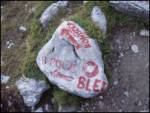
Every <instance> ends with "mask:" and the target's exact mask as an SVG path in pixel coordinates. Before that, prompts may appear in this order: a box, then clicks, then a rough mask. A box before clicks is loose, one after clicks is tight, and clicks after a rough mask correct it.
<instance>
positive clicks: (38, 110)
mask: <svg viewBox="0 0 150 113" xmlns="http://www.w3.org/2000/svg"><path fill="white" fill-rule="evenodd" d="M34 112H43V108H42V107H39V108H38V109H37V110H35V111H34Z"/></svg>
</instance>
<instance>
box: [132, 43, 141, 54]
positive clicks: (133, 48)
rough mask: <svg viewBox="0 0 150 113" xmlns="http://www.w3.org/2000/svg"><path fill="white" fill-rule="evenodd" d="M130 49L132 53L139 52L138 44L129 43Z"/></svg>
mask: <svg viewBox="0 0 150 113" xmlns="http://www.w3.org/2000/svg"><path fill="white" fill-rule="evenodd" d="M131 50H132V51H133V52H134V53H138V52H139V49H138V46H137V45H135V44H133V45H131Z"/></svg>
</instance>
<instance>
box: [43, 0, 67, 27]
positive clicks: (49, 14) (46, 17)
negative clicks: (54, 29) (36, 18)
mask: <svg viewBox="0 0 150 113" xmlns="http://www.w3.org/2000/svg"><path fill="white" fill-rule="evenodd" d="M67 4H68V1H58V2H56V3H52V4H51V5H50V6H49V7H47V8H46V10H45V11H44V12H43V13H42V15H41V17H40V22H41V24H42V25H43V27H46V26H47V25H48V22H49V21H50V20H51V19H52V18H53V17H54V16H55V15H56V14H57V12H58V10H59V9H60V8H64V7H66V6H67Z"/></svg>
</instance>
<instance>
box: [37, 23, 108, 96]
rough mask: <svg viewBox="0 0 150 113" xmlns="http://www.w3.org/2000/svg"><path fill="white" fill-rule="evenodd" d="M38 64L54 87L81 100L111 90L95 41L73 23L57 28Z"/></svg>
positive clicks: (41, 52)
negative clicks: (108, 88)
mask: <svg viewBox="0 0 150 113" xmlns="http://www.w3.org/2000/svg"><path fill="white" fill-rule="evenodd" d="M36 62H37V64H38V66H39V67H40V69H41V71H42V72H43V73H44V74H45V75H46V76H47V78H48V79H49V80H50V82H51V83H53V84H55V85H57V86H58V87H59V88H60V89H63V90H65V91H68V92H70V93H73V94H76V95H78V96H81V97H84V98H89V97H93V96H95V95H97V94H99V93H101V92H103V91H104V90H105V89H106V88H107V86H108V81H107V78H106V75H105V73H104V64H103V60H102V53H101V51H100V50H99V47H98V44H97V42H96V40H94V39H91V38H89V37H88V36H87V34H86V32H85V31H84V30H83V29H82V28H81V27H80V26H78V25H77V24H76V23H74V22H73V21H64V22H63V23H62V24H61V25H60V26H59V27H58V28H57V30H56V31H55V33H54V34H53V36H52V39H51V40H50V41H48V43H47V44H45V45H44V47H43V48H42V49H41V50H40V52H39V54H38V56H37V59H36Z"/></svg>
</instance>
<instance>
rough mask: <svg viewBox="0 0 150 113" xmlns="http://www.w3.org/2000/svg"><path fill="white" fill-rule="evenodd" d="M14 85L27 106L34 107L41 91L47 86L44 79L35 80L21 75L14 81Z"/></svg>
mask: <svg viewBox="0 0 150 113" xmlns="http://www.w3.org/2000/svg"><path fill="white" fill-rule="evenodd" d="M16 86H17V87H18V89H19V91H20V94H21V95H22V96H23V100H24V103H25V104H26V106H28V107H34V106H35V105H36V104H37V103H38V102H39V100H40V97H41V95H42V93H43V92H44V91H46V90H47V89H48V88H49V86H48V85H47V84H46V82H45V81H44V80H39V81H36V80H34V79H30V78H23V77H22V78H20V79H19V80H18V81H17V82H16Z"/></svg>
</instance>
